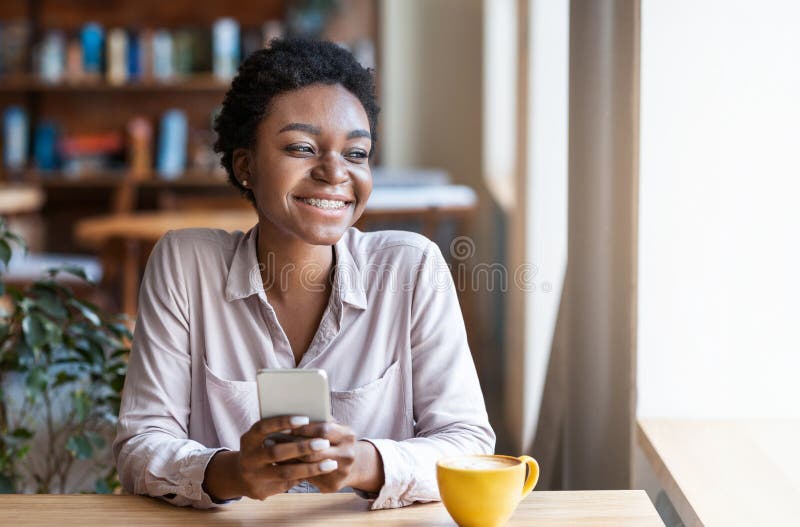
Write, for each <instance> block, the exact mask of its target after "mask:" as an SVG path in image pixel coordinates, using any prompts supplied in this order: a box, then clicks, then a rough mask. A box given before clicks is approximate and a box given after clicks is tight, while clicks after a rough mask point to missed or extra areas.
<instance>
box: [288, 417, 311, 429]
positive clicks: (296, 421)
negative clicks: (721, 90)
mask: <svg viewBox="0 0 800 527" xmlns="http://www.w3.org/2000/svg"><path fill="white" fill-rule="evenodd" d="M289 424H290V425H292V426H303V425H307V424H308V417H306V416H304V415H295V416H293V417H292V418H291V419H289Z"/></svg>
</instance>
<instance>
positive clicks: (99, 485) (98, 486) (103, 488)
mask: <svg viewBox="0 0 800 527" xmlns="http://www.w3.org/2000/svg"><path fill="white" fill-rule="evenodd" d="M94 492H95V493H96V494H111V487H110V486H109V485H108V481H106V480H105V479H104V478H97V480H96V481H95V482H94Z"/></svg>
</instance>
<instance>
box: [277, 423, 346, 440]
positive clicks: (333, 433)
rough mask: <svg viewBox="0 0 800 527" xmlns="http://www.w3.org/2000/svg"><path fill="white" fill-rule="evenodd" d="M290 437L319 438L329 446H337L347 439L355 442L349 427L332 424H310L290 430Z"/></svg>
mask: <svg viewBox="0 0 800 527" xmlns="http://www.w3.org/2000/svg"><path fill="white" fill-rule="evenodd" d="M292 435H295V436H300V437H321V438H323V439H328V440H329V441H330V442H331V444H333V445H337V444H339V443H341V442H343V441H347V440H348V439H353V440H355V434H354V432H353V431H352V430H351V429H350V427H348V426H345V425H341V424H339V423H334V422H323V423H311V424H308V425H306V426H301V427H298V428H296V429H294V430H292Z"/></svg>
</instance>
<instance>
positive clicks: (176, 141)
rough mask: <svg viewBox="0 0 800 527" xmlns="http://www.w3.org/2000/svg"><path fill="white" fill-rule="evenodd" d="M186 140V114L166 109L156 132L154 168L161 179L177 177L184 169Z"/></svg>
mask: <svg viewBox="0 0 800 527" xmlns="http://www.w3.org/2000/svg"><path fill="white" fill-rule="evenodd" d="M187 142H188V123H187V121H186V114H185V113H184V112H183V111H181V110H178V109H172V110H168V111H167V112H166V113H165V114H164V115H163V117H162V118H161V127H160V129H159V134H158V154H157V155H158V159H157V161H156V168H157V171H158V175H159V176H160V177H161V178H162V179H166V180H175V179H178V178H179V177H180V176H181V174H182V173H183V172H184V171H185V170H186V147H187Z"/></svg>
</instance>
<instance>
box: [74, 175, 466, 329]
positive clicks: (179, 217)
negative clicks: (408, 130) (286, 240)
mask: <svg viewBox="0 0 800 527" xmlns="http://www.w3.org/2000/svg"><path fill="white" fill-rule="evenodd" d="M476 207H477V197H476V195H475V192H474V191H473V190H472V189H470V188H469V187H464V186H462V185H434V186H428V187H391V188H376V189H374V190H373V195H372V197H370V200H369V202H368V203H367V208H366V210H365V211H364V214H363V216H362V218H361V220H359V223H358V224H357V226H358V227H360V228H364V227H365V224H366V222H386V221H404V220H405V221H419V222H421V225H422V231H423V233H424V234H426V235H427V236H428V237H433V236H434V234H435V231H436V228H437V227H438V225H439V224H440V223H441V222H442V221H444V220H456V221H462V220H464V219H466V218H468V217H469V216H470V215H472V214H473V213H474V211H475V210H476ZM257 222H258V217H257V215H256V213H255V211H254V210H252V209H251V208H250V207H249V206H247V207H246V208H242V209H235V210H187V211H154V212H132V213H125V214H112V215H108V216H98V217H92V218H87V219H84V220H81V221H79V222H78V223H77V224H76V226H75V239H76V240H77V242H78V243H79V244H80V245H82V246H84V247H86V248H89V249H91V250H94V251H96V252H97V253H99V254H100V256H101V259H102V260H103V281H104V283H105V285H106V286H108V287H115V286H118V289H119V297H120V299H121V304H122V305H121V306H120V308H121V309H122V311H123V312H125V313H127V314H129V315H131V316H135V315H136V300H137V296H138V291H139V280H140V277H141V272H142V265H143V261H144V260H145V259H146V257H147V255H148V254H149V253H150V249H151V248H152V246H153V245H154V244H155V243H156V242H157V241H158V240H159V238H161V237H162V236H163V235H164V234H165V233H166V232H167V231H168V230H173V229H186V228H193V227H209V228H215V229H223V230H226V231H236V230H239V231H247V230H248V229H250V227H252V226H253V225H255V224H256V223H257Z"/></svg>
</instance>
